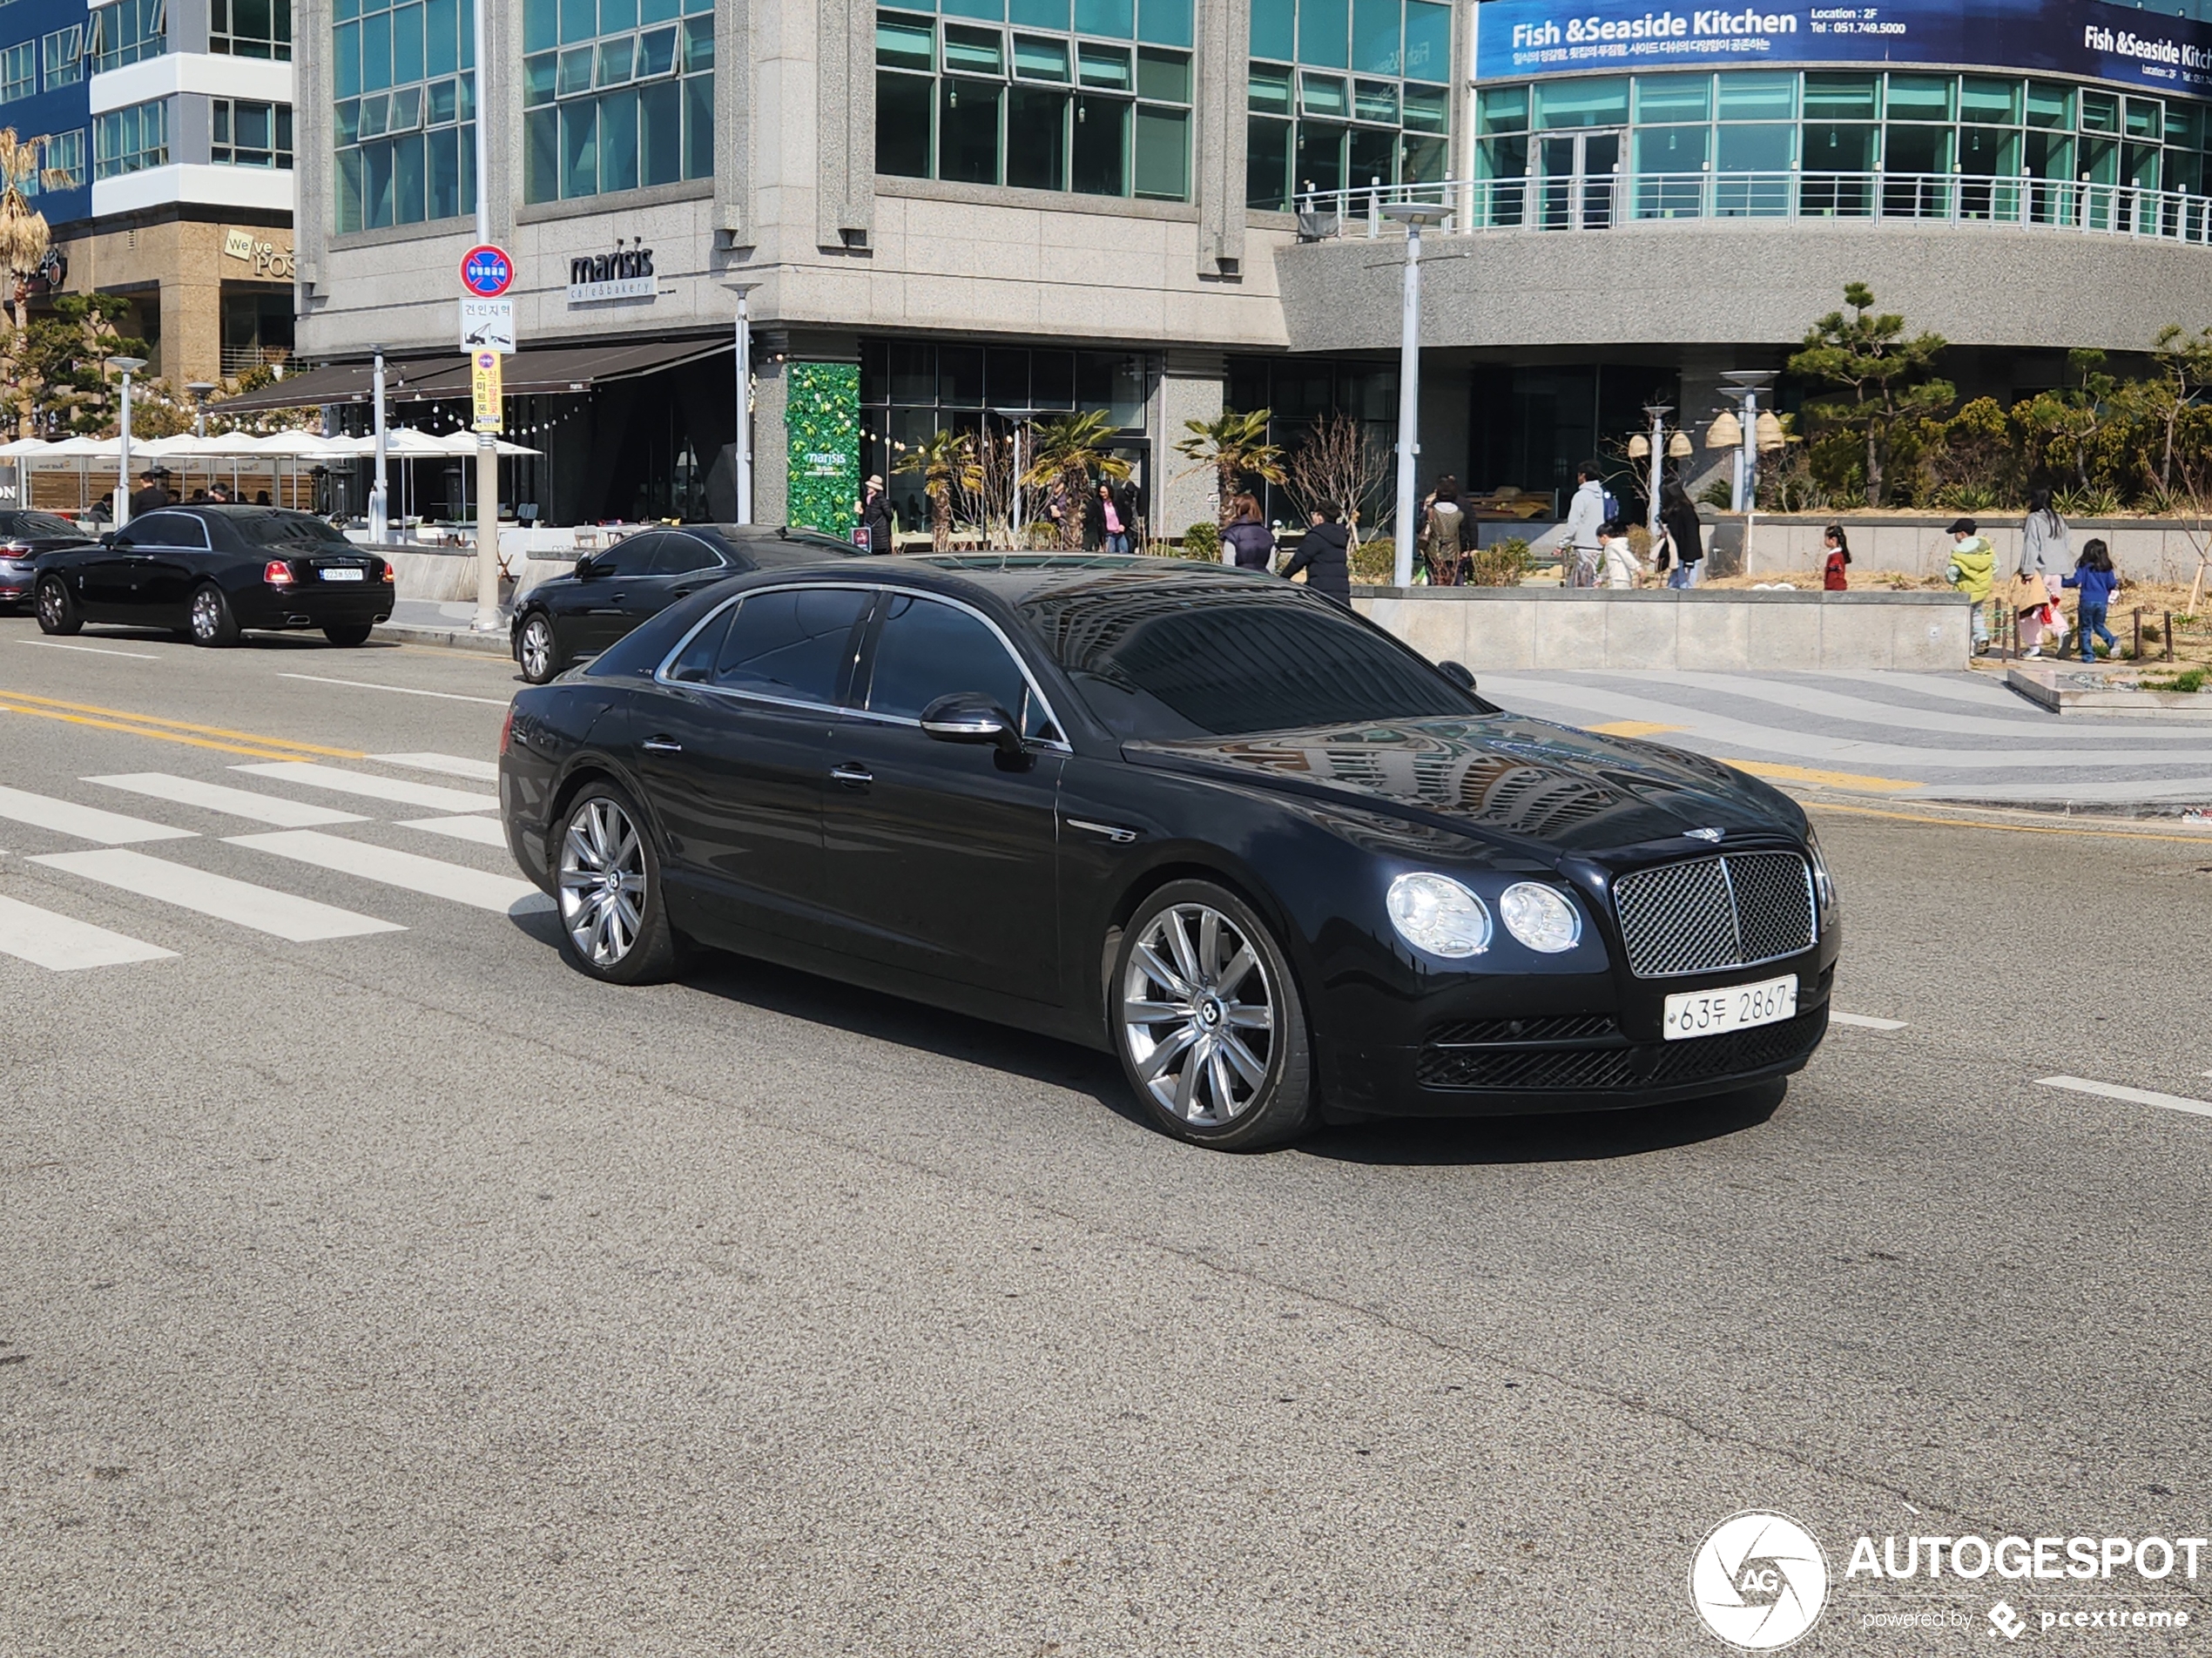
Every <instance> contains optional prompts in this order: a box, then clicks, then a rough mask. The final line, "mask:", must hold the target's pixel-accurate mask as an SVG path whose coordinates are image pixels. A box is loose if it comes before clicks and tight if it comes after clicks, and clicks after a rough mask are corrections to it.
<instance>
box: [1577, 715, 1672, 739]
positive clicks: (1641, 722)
mask: <svg viewBox="0 0 2212 1658" xmlns="http://www.w3.org/2000/svg"><path fill="white" fill-rule="evenodd" d="M1589 729H1590V730H1592V731H1595V732H1596V733H1597V734H1598V735H1599V736H1600V737H1656V736H1657V735H1658V734H1659V733H1660V732H1661V731H1688V730H1689V726H1687V725H1661V724H1660V723H1659V722H1658V721H1657V720H1655V719H1616V720H1614V721H1611V722H1610V723H1609V724H1607V725H1593V726H1591V727H1590V728H1589Z"/></svg>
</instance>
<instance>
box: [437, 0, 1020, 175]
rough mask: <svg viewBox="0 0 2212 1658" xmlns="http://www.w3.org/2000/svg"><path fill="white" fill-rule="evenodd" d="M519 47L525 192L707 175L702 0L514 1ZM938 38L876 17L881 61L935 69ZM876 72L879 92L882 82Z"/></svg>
mask: <svg viewBox="0 0 2212 1658" xmlns="http://www.w3.org/2000/svg"><path fill="white" fill-rule="evenodd" d="M431 3H432V4H433V5H434V6H435V4H436V3H438V0H431ZM446 3H451V0H446ZM395 15H396V14H395ZM972 32H981V31H972ZM434 34H435V30H434ZM935 44H936V43H935V37H934V23H933V22H932V21H931V20H930V19H928V18H925V17H897V16H894V15H893V14H890V13H884V14H881V15H880V16H879V17H878V20H877V25H876V57H877V60H878V61H879V62H880V63H887V64H899V65H907V66H912V67H915V68H919V69H921V70H924V71H927V70H929V69H932V68H934V65H935ZM523 49H524V51H526V52H527V53H529V56H527V57H524V58H523V104H524V106H525V107H526V108H527V109H528V110H529V113H528V114H527V115H526V116H525V117H524V118H523V200H525V201H527V202H541V201H552V200H556V199H559V200H569V199H575V198H577V197H582V196H594V195H604V194H608V193H610V192H616V191H622V190H637V189H642V188H647V187H650V186H651V185H671V184H678V183H681V182H682V181H684V180H685V179H705V178H707V177H709V176H711V172H712V170H713V155H712V151H713V131H714V126H713V123H714V18H713V15H712V12H711V10H710V0H642V3H640V0H602V3H599V4H597V5H595V4H594V3H593V0H523ZM882 79H883V78H882V77H879V88H880V84H881V81H882ZM921 84H922V86H924V87H925V88H926V87H927V84H928V83H927V82H923V83H921ZM897 91H898V89H896V88H894V89H892V93H891V96H890V98H889V100H888V101H889V103H890V104H891V109H890V111H889V114H890V119H891V121H892V123H893V124H894V131H892V132H891V133H889V134H887V133H886V132H885V131H883V130H882V129H881V128H879V130H878V132H877V139H876V144H877V151H878V164H879V170H882V169H881V163H882V161H883V160H884V159H885V158H886V157H885V153H884V152H885V150H886V146H887V143H888V145H889V147H890V150H891V151H892V152H893V154H892V157H891V158H894V159H895V158H896V152H897V149H898V145H899V144H900V142H901V141H902V138H901V133H900V131H898V130H896V124H897V123H899V122H900V121H901V120H902V119H906V118H908V116H909V111H907V109H906V108H905V107H904V106H903V105H902V104H900V100H899V98H898V96H897ZM881 96H882V94H881V91H879V98H881Z"/></svg>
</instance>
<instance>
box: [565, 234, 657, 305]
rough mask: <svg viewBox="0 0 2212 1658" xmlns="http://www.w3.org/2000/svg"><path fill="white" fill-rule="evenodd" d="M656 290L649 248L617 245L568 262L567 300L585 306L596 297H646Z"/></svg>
mask: <svg viewBox="0 0 2212 1658" xmlns="http://www.w3.org/2000/svg"><path fill="white" fill-rule="evenodd" d="M658 293H660V279H659V278H658V277H657V276H655V275H654V274H653V250H652V249H651V248H650V247H627V248H625V247H620V246H617V247H616V248H614V249H613V250H612V251H611V252H610V253H586V254H583V255H582V256H581V257H579V258H577V259H570V261H569V303H570V305H589V304H591V303H593V302H594V301H597V300H650V299H652V298H654V297H655V296H657V295H658Z"/></svg>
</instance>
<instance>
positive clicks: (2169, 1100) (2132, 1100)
mask: <svg viewBox="0 0 2212 1658" xmlns="http://www.w3.org/2000/svg"><path fill="white" fill-rule="evenodd" d="M2208 1075H2212V1073H2208ZM2035 1081H2036V1084H2037V1086H2039V1087H2040V1088H2067V1089H2071V1090H2072V1091H2073V1092H2074V1093H2076V1094H2094V1095H2101V1097H2103V1098H2105V1099H2107V1100H2125V1101H2127V1102H2128V1103H2129V1104H2130V1105H2155V1106H2157V1107H2158V1108H2159V1109H2161V1110H2164V1111H2186V1112H2188V1114H2189V1115H2191V1116H2193V1117H2212V1100H2192V1099H2188V1098H2187V1097H2186V1096H2184V1095H2179V1094H2158V1093H2154V1092H2153V1091H2152V1090H2151V1089H2149V1088H2122V1087H2121V1086H2120V1084H2119V1083H2117V1082H2090V1081H2089V1080H2088V1079H2087V1077H2080V1076H2039V1077H2037V1078H2036V1079H2035Z"/></svg>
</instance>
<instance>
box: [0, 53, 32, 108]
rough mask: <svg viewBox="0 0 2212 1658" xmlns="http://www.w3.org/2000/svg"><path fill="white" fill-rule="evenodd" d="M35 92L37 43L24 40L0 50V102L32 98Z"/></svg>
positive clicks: (6, 102)
mask: <svg viewBox="0 0 2212 1658" xmlns="http://www.w3.org/2000/svg"><path fill="white" fill-rule="evenodd" d="M37 92H38V43H37V41H35V40H26V41H24V43H23V44H20V45H17V46H10V47H8V48H6V49H5V50H3V51H0V104H8V103H12V102H14V101H15V100H16V99H17V98H34V97H36V96H37Z"/></svg>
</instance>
